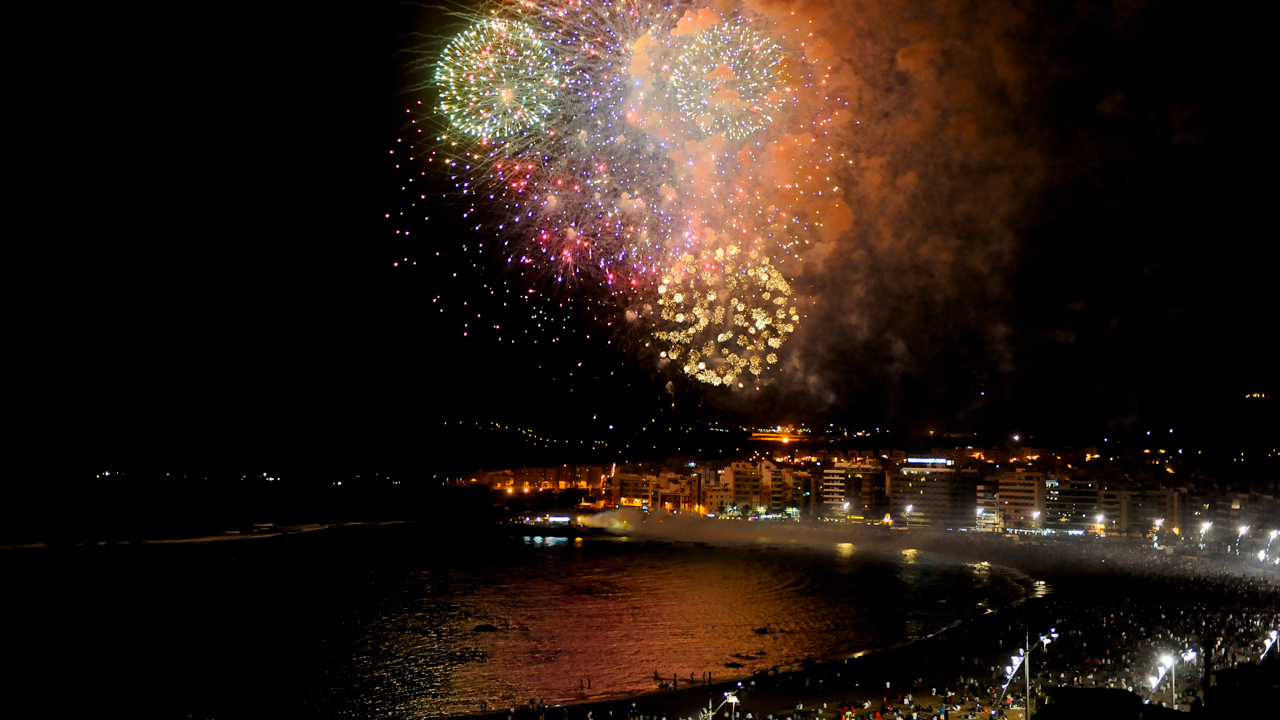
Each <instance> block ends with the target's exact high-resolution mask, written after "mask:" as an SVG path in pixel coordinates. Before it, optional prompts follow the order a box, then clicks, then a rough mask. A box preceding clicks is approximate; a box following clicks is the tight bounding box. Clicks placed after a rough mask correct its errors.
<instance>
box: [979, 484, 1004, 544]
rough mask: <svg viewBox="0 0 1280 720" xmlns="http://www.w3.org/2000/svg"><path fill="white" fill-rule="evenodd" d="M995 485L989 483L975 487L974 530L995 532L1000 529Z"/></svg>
mask: <svg viewBox="0 0 1280 720" xmlns="http://www.w3.org/2000/svg"><path fill="white" fill-rule="evenodd" d="M996 487H997V486H996V485H995V484H994V483H992V482H990V481H988V482H985V483H981V484H979V485H978V487H977V493H976V494H977V501H978V502H977V508H976V509H977V512H976V513H975V515H976V517H975V521H974V529H975V530H979V531H982V532H996V531H999V530H1000V529H1001V523H1000V503H999V500H998V499H997V492H996Z"/></svg>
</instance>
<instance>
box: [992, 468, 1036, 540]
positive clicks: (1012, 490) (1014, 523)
mask: <svg viewBox="0 0 1280 720" xmlns="http://www.w3.org/2000/svg"><path fill="white" fill-rule="evenodd" d="M991 480H994V481H995V483H996V492H997V495H998V501H999V506H1000V525H1001V527H1002V528H1004V529H1006V530H1039V529H1041V528H1042V527H1043V520H1044V517H1045V515H1044V513H1045V504H1044V501H1045V484H1044V473H1042V472H1032V471H1030V470H1027V469H1025V468H1016V469H1014V470H1013V471H1011V472H1004V473H1000V474H999V475H996V476H995V477H994V478H988V482H990V481H991ZM1037 513H1038V514H1037Z"/></svg>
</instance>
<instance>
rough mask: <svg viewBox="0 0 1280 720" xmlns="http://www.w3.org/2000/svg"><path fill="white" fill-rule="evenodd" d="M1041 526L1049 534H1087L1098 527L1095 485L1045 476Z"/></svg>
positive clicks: (1080, 480) (1090, 481)
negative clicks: (1049, 532)
mask: <svg viewBox="0 0 1280 720" xmlns="http://www.w3.org/2000/svg"><path fill="white" fill-rule="evenodd" d="M1044 486H1045V496H1044V506H1045V507H1044V516H1043V519H1044V523H1043V525H1042V527H1043V528H1044V530H1046V531H1051V532H1077V533H1079V532H1088V531H1091V530H1093V529H1095V528H1096V527H1097V522H1098V521H1097V516H1098V483H1097V482H1096V481H1094V480H1083V479H1075V478H1071V477H1067V476H1059V475H1047V476H1045V479H1044Z"/></svg>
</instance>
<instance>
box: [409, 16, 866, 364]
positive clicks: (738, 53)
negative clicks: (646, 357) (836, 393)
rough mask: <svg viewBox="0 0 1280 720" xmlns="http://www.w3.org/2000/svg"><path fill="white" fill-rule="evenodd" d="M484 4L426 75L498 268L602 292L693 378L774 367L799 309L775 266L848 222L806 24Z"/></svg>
mask: <svg viewBox="0 0 1280 720" xmlns="http://www.w3.org/2000/svg"><path fill="white" fill-rule="evenodd" d="M488 10H489V12H488V13H484V14H480V15H477V17H476V19H475V21H474V22H473V24H472V27H471V28H469V29H468V30H466V31H464V32H463V33H461V34H459V35H458V36H457V37H455V38H454V40H453V41H452V42H451V43H450V44H449V46H448V48H446V50H445V52H444V54H443V55H442V56H441V57H440V58H439V60H438V61H437V62H435V63H434V65H433V66H432V67H433V69H434V78H435V81H436V83H437V86H438V87H439V91H440V97H441V105H440V108H439V109H440V111H441V112H442V113H444V114H445V115H446V116H447V118H448V120H449V129H448V130H446V131H445V132H444V133H442V134H441V135H440V136H439V137H438V138H437V141H438V147H439V148H443V149H444V151H445V152H446V153H447V155H448V162H449V163H450V166H451V168H452V169H454V170H460V171H462V172H461V173H460V175H459V176H458V177H459V179H458V187H459V189H460V190H461V191H462V192H463V193H464V194H472V195H477V196H480V197H481V198H482V199H483V198H484V196H487V197H488V199H489V200H491V201H492V203H493V206H494V207H495V208H496V209H497V211H498V212H500V213H501V216H500V217H501V219H500V220H499V222H497V223H496V225H497V231H498V232H499V233H500V234H501V235H503V236H504V237H506V238H507V242H508V243H511V244H513V246H514V250H513V252H512V253H511V258H510V259H511V261H513V262H515V261H518V262H521V263H524V264H526V265H528V266H532V267H539V268H545V269H546V270H548V271H550V272H551V273H553V274H554V275H555V276H557V277H558V278H566V277H568V278H572V279H575V280H577V281H578V282H579V283H580V284H581V285H586V286H599V288H600V289H601V290H602V291H603V292H605V293H606V294H608V295H610V296H612V297H614V298H615V301H616V302H617V303H618V304H619V305H620V306H622V307H625V308H626V309H627V310H628V316H629V317H638V318H641V319H643V320H644V321H646V322H648V323H651V324H652V326H653V330H652V332H653V334H654V337H656V338H657V339H658V340H660V341H661V343H660V344H662V345H663V346H664V347H665V349H664V350H662V351H661V352H662V358H663V359H664V362H665V361H672V362H674V363H675V365H676V366H677V367H679V368H680V369H681V370H682V371H683V372H684V373H686V374H687V375H689V376H690V377H692V378H694V379H697V380H700V381H702V382H706V383H709V384H712V385H722V386H728V387H735V386H740V385H741V384H742V383H740V382H738V381H739V380H740V379H741V378H742V376H743V375H744V374H747V373H750V374H752V375H755V376H759V375H760V373H761V371H762V369H763V368H764V367H766V366H767V365H771V364H774V363H776V362H777V361H778V356H777V351H778V349H779V348H780V347H781V346H782V344H783V343H784V342H785V341H786V339H787V337H788V336H789V335H790V334H791V333H792V332H794V330H795V329H796V326H797V325H799V323H800V321H801V318H802V316H803V311H800V310H799V309H798V308H797V307H796V306H795V305H796V302H795V300H794V299H793V298H792V295H793V291H792V288H791V281H790V280H788V279H787V277H786V275H785V274H784V270H783V267H782V266H784V265H785V263H786V262H787V261H788V260H791V261H792V262H795V261H797V260H798V259H799V251H800V249H801V248H803V247H804V246H805V245H806V244H808V243H810V242H812V241H817V240H819V239H822V238H823V237H824V236H825V235H826V234H827V233H828V230H826V228H827V225H828V223H833V226H834V227H835V228H836V231H838V230H839V229H840V228H841V227H842V226H843V225H844V223H845V222H847V220H846V218H845V216H847V214H848V211H847V209H846V208H844V207H843V206H842V197H841V194H840V192H839V185H838V180H836V179H835V178H834V172H835V171H836V170H837V168H836V167H835V166H836V165H837V164H838V162H839V161H838V158H837V157H836V155H837V153H836V152H835V151H834V150H833V149H832V144H831V143H832V141H831V140H830V139H828V137H827V136H828V134H829V132H830V131H831V130H832V129H834V125H835V123H836V121H837V120H838V119H839V117H838V116H839V114H840V109H841V108H842V107H843V106H846V105H847V104H848V103H846V102H844V101H842V100H841V99H839V98H838V97H831V96H829V95H828V94H827V91H826V89H825V88H824V85H825V77H826V76H825V75H824V74H822V72H821V71H820V69H819V68H818V67H817V66H816V61H814V60H810V59H809V58H808V57H807V55H806V54H807V53H808V54H812V50H813V48H812V47H809V46H805V43H803V42H798V41H797V39H798V38H800V37H804V36H805V32H807V31H806V29H805V28H801V27H787V25H786V23H787V22H788V21H787V20H786V19H785V18H778V17H774V18H770V17H767V16H766V15H764V14H761V13H757V12H755V11H753V10H751V9H749V8H747V7H746V6H741V7H737V8H734V9H732V10H728V11H726V12H725V13H723V14H722V13H720V12H716V11H712V10H709V9H706V8H697V9H695V8H694V7H691V6H686V5H670V4H668V5H661V4H660V5H646V4H642V3H639V2H635V1H634V0H618V1H616V2H608V1H604V2H588V1H586V0H581V1H579V0H545V1H543V2H531V1H525V2H507V3H502V4H500V5H497V6H496V7H492V8H488ZM795 24H798V21H796V23H795ZM809 35H812V33H809ZM824 213H825V215H824ZM655 306H656V308H655ZM659 308H660V309H659Z"/></svg>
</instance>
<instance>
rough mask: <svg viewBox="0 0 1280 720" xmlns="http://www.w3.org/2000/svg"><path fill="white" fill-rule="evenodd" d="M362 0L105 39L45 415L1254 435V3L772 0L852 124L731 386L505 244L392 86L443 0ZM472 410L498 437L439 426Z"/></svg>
mask: <svg viewBox="0 0 1280 720" xmlns="http://www.w3.org/2000/svg"><path fill="white" fill-rule="evenodd" d="M358 5H359V7H357V8H348V9H346V10H343V11H341V13H340V14H339V13H338V12H337V11H332V12H333V13H334V14H320V13H321V11H318V10H317V9H316V8H314V7H301V6H300V7H299V8H298V9H297V10H296V15H293V14H290V15H285V14H283V13H281V14H277V15H274V16H261V17H249V16H244V17H240V16H236V15H235V13H238V12H240V11H238V10H230V9H221V8H219V9H216V10H212V11H210V15H212V17H210V16H204V15H201V16H200V17H196V13H194V12H193V11H190V10H184V11H182V12H183V13H185V14H186V16H185V17H181V18H174V23H175V28H184V27H185V28H190V29H189V30H175V31H174V32H173V33H172V34H166V35H165V36H163V37H161V38H147V39H146V40H145V41H143V42H139V43H127V42H126V43H123V44H122V45H121V46H117V47H114V52H113V53H112V57H111V59H110V60H106V61H104V63H105V68H106V69H107V70H108V71H109V72H108V74H109V75H110V77H112V78H115V79H114V80H112V81H111V82H109V83H107V85H108V87H102V88H100V89H98V90H96V91H95V92H94V93H93V95H94V98H95V99H96V102H92V103H90V101H88V100H86V101H84V103H86V105H85V106H86V107H87V106H90V105H92V106H96V107H98V108H99V109H100V110H101V109H108V108H109V109H111V112H109V113H106V115H107V117H105V118H104V119H103V122H102V124H101V126H100V127H99V128H98V129H97V130H95V129H94V128H93V125H92V124H91V123H90V124H89V125H88V126H87V127H85V126H79V125H77V128H78V132H80V133H91V134H98V133H100V135H99V137H98V138H97V139H96V140H94V141H93V142H92V143H91V145H92V146H95V147H97V148H99V149H98V150H97V151H95V152H90V153H86V155H85V157H83V158H81V159H80V160H79V162H80V163H82V165H81V168H82V169H83V170H84V173H83V176H82V177H83V178H84V179H83V180H78V181H76V186H77V187H78V188H80V190H81V191H82V192H83V195H84V198H83V200H82V201H80V202H78V203H73V207H71V208H70V209H69V210H68V212H70V213H74V214H78V215H80V216H81V217H82V218H84V221H82V222H79V223H77V224H78V226H79V227H80V228H82V230H81V231H80V232H82V233H83V236H82V237H76V238H74V240H75V244H76V245H77V246H84V247H85V248H86V249H85V251H84V252H83V253H80V254H75V255H74V256H71V254H70V253H68V257H66V259H65V260H64V262H65V263H68V264H70V265H72V266H74V270H75V273H74V275H75V277H76V280H75V281H74V282H71V281H70V280H68V281H67V283H66V284H65V286H63V287H64V289H63V290H61V291H58V292H57V293H56V294H54V295H52V296H51V297H49V298H47V300H46V301H45V302H43V303H41V304H40V306H39V308H38V310H37V312H38V313H42V314H43V313H49V317H50V322H48V323H41V324H42V325H44V326H45V327H44V330H45V331H47V332H48V333H50V334H48V335H46V337H47V338H48V341H47V342H44V343H42V344H41V347H43V348H45V349H46V350H43V351H37V352H36V355H38V356H40V357H43V358H45V360H43V361H41V363H40V364H41V365H43V366H44V367H45V368H47V369H49V370H50V372H51V376H56V377H57V381H56V383H51V385H52V386H54V387H56V388H57V391H56V392H53V393H51V395H50V397H51V398H56V400H53V399H51V401H50V402H49V403H45V404H42V405H41V407H40V410H39V413H38V417H39V418H40V420H39V424H40V425H41V426H44V427H50V428H61V429H64V430H62V431H61V432H64V433H65V435H67V436H68V437H71V438H75V439H77V441H78V442H79V443H80V444H81V445H82V446H83V447H84V448H85V449H86V450H89V451H92V452H91V453H90V454H97V455H99V456H103V457H113V458H116V459H131V460H133V461H135V462H138V461H140V460H139V459H140V458H144V459H145V460H143V461H145V462H159V461H173V462H182V463H188V464H200V463H228V462H248V461H260V460H264V459H270V460H275V461H279V462H289V461H291V460H297V459H300V458H310V459H312V460H314V459H316V458H327V459H332V460H333V461H334V462H343V463H350V464H353V465H359V464H360V463H363V462H373V461H376V462H382V463H388V462H390V463H402V464H430V463H432V462H436V461H437V460H438V459H439V458H440V457H442V456H443V455H444V454H451V455H452V456H454V457H456V456H458V455H470V456H472V457H474V458H475V462H472V463H468V464H471V465H482V464H484V462H483V458H484V457H485V456H484V455H482V454H481V453H485V452H488V451H490V450H491V449H492V447H491V446H492V445H493V444H494V443H495V442H505V441H504V440H502V438H506V437H509V436H510V433H521V434H522V435H523V437H524V438H525V440H526V441H528V439H529V438H531V437H536V438H539V440H538V442H541V443H543V446H544V447H555V448H557V449H558V448H561V447H563V448H565V450H564V453H563V456H564V459H565V460H573V459H575V454H576V457H581V456H583V455H584V454H585V455H587V456H593V455H591V454H590V453H588V452H586V448H589V447H591V444H592V443H595V444H596V445H595V447H597V448H598V449H597V450H595V451H594V452H596V453H598V454H599V455H598V456H599V457H600V459H605V457H606V456H607V457H608V459H624V458H625V457H626V456H627V453H628V452H631V451H632V450H637V449H638V448H640V446H642V445H643V444H644V442H647V441H648V440H647V439H646V438H649V437H650V436H649V435H645V434H644V433H653V432H655V430H656V429H659V428H702V429H705V428H707V427H714V426H715V425H716V424H717V423H718V424H719V425H720V426H724V427H736V426H739V425H743V424H757V423H758V424H769V425H772V424H776V423H780V422H782V423H787V422H791V423H808V424H810V425H818V424H826V423H841V424H844V425H846V426H848V427H850V428H866V429H872V428H883V429H892V430H893V431H894V432H898V433H906V434H909V433H919V432H921V431H925V430H936V431H939V432H953V433H954V432H963V433H976V434H977V435H976V437H977V439H978V441H979V442H982V443H991V444H995V443H999V442H1001V441H1002V440H1004V439H1005V438H1007V437H1008V436H1009V435H1011V434H1012V433H1015V432H1020V433H1023V434H1029V435H1032V436H1037V437H1040V438H1043V439H1044V440H1045V441H1046V442H1071V443H1078V444H1093V443H1096V442H1097V441H1098V440H1099V439H1100V436H1105V435H1106V434H1107V433H1109V432H1140V431H1145V430H1146V429H1151V428H1161V429H1163V430H1168V429H1169V428H1171V427H1176V428H1186V429H1187V432H1213V433H1218V434H1220V435H1221V434H1226V433H1234V432H1237V431H1239V430H1240V429H1241V428H1242V427H1243V428H1245V429H1251V430H1250V431H1251V432H1253V431H1256V432H1259V433H1261V434H1263V435H1267V436H1273V435H1274V430H1275V425H1274V424H1273V423H1274V417H1275V412H1274V410H1273V409H1271V408H1272V403H1274V401H1273V400H1259V401H1245V400H1244V399H1243V398H1244V396H1245V395H1246V394H1250V393H1266V394H1268V395H1274V393H1275V391H1276V388H1275V377H1276V372H1275V367H1276V366H1277V365H1278V363H1277V362H1276V360H1275V359H1274V351H1273V350H1268V348H1270V347H1271V346H1272V345H1273V343H1272V341H1270V339H1269V337H1270V335H1271V334H1272V331H1273V329H1274V327H1275V322H1276V315H1275V309H1276V303H1275V290H1274V286H1273V284H1272V276H1273V275H1274V272H1275V270H1274V268H1275V264H1274V262H1273V261H1274V256H1275V252H1274V250H1273V241H1274V232H1273V231H1271V230H1268V228H1269V227H1270V226H1271V213H1270V212H1269V209H1270V206H1271V204H1272V203H1271V202H1270V200H1271V197H1270V196H1271V192H1270V190H1271V187H1272V186H1273V184H1274V183H1273V181H1272V180H1271V178H1270V172H1269V171H1268V169H1267V168H1268V166H1269V165H1270V161H1269V156H1270V155H1271V154H1272V153H1271V151H1270V148H1271V147H1272V146H1273V145H1274V143H1273V142H1271V141H1270V140H1269V138H1270V137H1271V136H1272V135H1273V131H1272V128H1271V127H1270V123H1269V120H1270V118H1271V113H1269V112H1267V111H1265V108H1267V107H1270V105H1271V98H1270V94H1271V93H1270V92H1268V88H1269V87H1270V86H1272V85H1273V84H1274V83H1273V82H1272V81H1271V80H1269V79H1263V78H1262V74H1261V69H1262V68H1264V67H1266V66H1267V65H1268V64H1269V63H1268V62H1266V60H1265V59H1264V54H1263V48H1264V47H1266V45H1264V44H1263V43H1261V42H1253V41H1251V40H1250V38H1251V37H1252V36H1253V35H1255V34H1256V33H1257V31H1256V30H1254V26H1257V25H1259V24H1260V23H1259V21H1258V19H1257V18H1249V17H1246V16H1244V15H1240V14H1236V13H1235V12H1234V11H1231V10H1227V9H1219V8H1216V7H1209V6H1206V5H1204V4H1203V3H1192V2H1113V3H1101V2H1076V3H1067V2H1035V3H1006V2H971V3H964V2H954V3H946V2H939V3H912V4H907V5H901V4H899V3H891V2H864V3H851V4H843V3H842V4H840V5H839V8H840V9H839V10H838V11H835V12H830V10H831V7H830V6H827V5H822V4H821V3H809V4H803V3H799V4H796V7H797V8H798V9H799V11H800V12H802V13H811V14H814V15H815V16H819V17H822V18H826V19H827V21H826V22H825V23H824V26H826V27H830V28H835V29H833V30H830V31H829V32H831V33H832V34H833V37H838V38H839V43H838V47H839V51H838V54H839V56H840V57H839V60H840V62H841V65H840V67H841V69H842V72H844V73H846V75H845V76H844V80H845V81H846V82H847V84H846V85H845V87H846V88H847V89H849V91H850V93H851V96H854V97H856V99H857V103H858V104H857V111H858V112H859V113H860V117H862V118H863V120H864V121H865V124H863V125H859V128H862V129H861V130H859V132H858V133H857V134H852V135H850V137H849V138H848V142H849V150H850V152H851V153H853V154H854V156H855V157H856V158H857V159H858V164H857V166H856V169H855V170H854V171H853V173H854V174H853V175H852V176H850V177H849V179H848V182H849V183H850V187H849V188H848V190H847V193H846V198H847V199H848V201H849V203H850V206H851V208H852V210H853V213H854V215H855V220H854V222H853V224H852V227H851V228H849V229H848V230H847V231H845V232H844V233H842V234H841V236H840V237H839V238H836V239H834V240H832V241H831V242H828V243H825V244H823V245H822V247H820V248H815V249H814V250H813V251H810V256H809V257H806V260H805V263H806V265H805V270H804V272H803V274H802V275H800V276H799V278H797V280H796V282H795V285H796V287H797V292H798V293H804V294H806V295H807V296H812V297H813V298H815V299H816V300H817V304H816V306H815V309H814V310H813V311H812V312H811V313H810V315H809V317H808V318H807V320H806V322H805V323H804V324H803V325H802V327H801V329H800V330H798V331H797V333H796V334H795V337H794V338H793V341H792V342H791V343H789V344H788V345H787V346H786V347H785V348H784V349H783V352H784V353H793V354H794V357H795V358H798V359H796V360H795V361H793V362H790V364H788V363H787V362H784V363H783V365H784V366H785V367H784V368H783V369H781V370H779V371H777V372H774V373H772V374H771V375H767V377H770V378H771V380H770V384H767V385H764V386H763V387H761V389H759V390H754V389H746V390H743V391H733V392H727V391H725V390H724V389H722V388H706V387H702V386H699V384H698V383H693V382H690V381H689V380H687V379H683V378H681V377H677V376H676V375H675V374H673V373H671V372H670V371H668V370H664V369H662V368H659V367H658V366H657V364H656V356H655V355H656V354H655V353H653V352H651V351H649V350H646V349H645V348H644V342H645V335H644V334H643V333H641V332H637V331H636V330H635V329H634V328H631V327H628V325H627V323H626V322H624V321H623V319H622V318H621V311H620V310H619V309H618V308H617V306H616V305H614V304H612V303H610V302H609V300H608V297H607V296H605V295H602V294H601V293H599V292H594V291H592V290H591V289H590V288H572V287H566V286H564V285H563V284H560V283H556V282H555V281H554V279H552V278H549V277H548V276H546V275H545V274H544V275H538V274H536V273H535V274H532V275H527V274H523V273H521V272H517V271H512V270H510V269H509V268H510V265H509V264H508V263H506V258H505V256H504V255H503V254H502V253H501V252H500V250H501V248H500V247H497V246H499V245H500V242H494V241H493V238H494V236H493V235H492V233H488V232H484V231H481V232H476V231H474V230H473V229H472V228H474V226H475V224H476V223H475V222H474V220H475V218H470V219H466V220H464V219H463V218H462V217H461V214H462V212H463V211H464V206H463V205H462V204H461V203H460V202H459V201H458V198H457V197H456V194H453V190H452V188H453V185H452V183H451V182H450V181H449V180H448V178H447V177H444V176H442V175H441V174H439V173H438V172H436V171H435V168H432V167H428V166H427V165H426V164H424V163H422V162H421V158H422V157H424V156H425V152H426V151H423V150H421V149H419V150H416V151H415V150H412V149H411V147H410V144H411V143H412V142H413V141H415V140H416V139H417V138H415V137H412V136H413V135H414V131H415V130H416V128H415V127H413V125H412V124H411V123H408V122H407V118H410V117H416V116H415V115H413V114H406V113H405V112H404V111H405V109H406V108H415V112H417V110H419V109H421V108H422V107H429V106H430V105H431V103H432V97H431V94H430V93H428V92H417V93H405V92H403V90H404V88H405V87H407V86H409V85H411V84H413V83H415V82H420V81H422V80H423V79H424V78H422V77H421V74H420V73H417V72H416V71H414V70H412V68H411V66H410V64H411V62H412V61H413V60H414V57H415V56H414V55H413V54H412V53H410V52H407V51H409V50H412V49H415V48H428V49H429V48H432V47H435V48H439V47H442V46H443V44H444V42H445V40H444V39H441V38H440V36H445V35H447V34H448V33H451V32H454V31H456V29H457V27H458V26H457V23H456V21H446V20H444V19H442V17H441V16H440V14H439V13H438V12H437V11H433V10H430V9H425V8H421V7H414V6H409V5H401V4H398V3H360V4H358ZM291 12H294V11H291ZM323 12H325V13H328V12H331V11H330V10H329V9H327V8H326V9H324V10H323ZM451 23H452V24H451ZM413 33H422V35H414V34H413ZM432 36H436V37H435V38H433V37H432ZM418 101H422V105H421V106H419V105H417V103H418ZM410 157H416V158H417V160H409V159H408V158H410ZM397 164H399V165H400V167H396V166H397ZM424 172H426V174H425V175H424V174H423V173H424ZM73 174H74V173H73ZM873 176H874V177H873ZM410 179H413V181H414V182H413V183H410V182H409V180H410ZM402 188H404V189H402ZM401 213H404V214H403V215H401ZM388 215H390V216H391V217H388ZM481 243H484V245H485V247H483V248H481V247H480V244H481ZM397 263H398V265H397ZM530 290H533V292H532V293H531V292H529V291H530ZM54 316H56V320H55V319H54ZM50 328H53V329H52V330H51V329H50ZM46 352H47V355H46ZM668 383H670V385H668ZM1263 405H1265V406H1266V407H1265V408H1263V407H1262V406H1263ZM1260 408H1261V409H1260ZM447 423H453V424H455V425H456V427H455V428H450V427H449V426H448V425H447ZM486 423H488V424H493V423H496V424H498V425H500V426H503V427H502V429H503V430H505V431H506V432H507V435H494V434H489V435H486V434H476V433H471V432H461V429H464V428H475V427H477V424H479V425H484V424H486ZM611 425H612V426H613V429H612V430H610V429H609V426H611ZM667 432H668V433H669V434H668V436H667V437H666V438H665V442H666V443H667V444H666V446H665V447H667V448H668V449H670V448H671V446H673V445H674V446H680V443H679V442H677V441H676V440H673V435H670V433H676V432H678V430H668V431H667ZM610 433H612V435H611V434H610ZM544 441H545V442H544ZM555 443H560V445H555ZM631 444H634V445H635V448H631V449H628V448H627V446H628V445H631ZM660 444H661V443H658V444H655V445H654V447H657V446H658V445H660ZM573 445H576V447H572V446H573ZM689 449H691V450H692V449H701V448H689ZM680 450H681V451H685V450H686V448H684V447H682V446H680Z"/></svg>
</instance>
